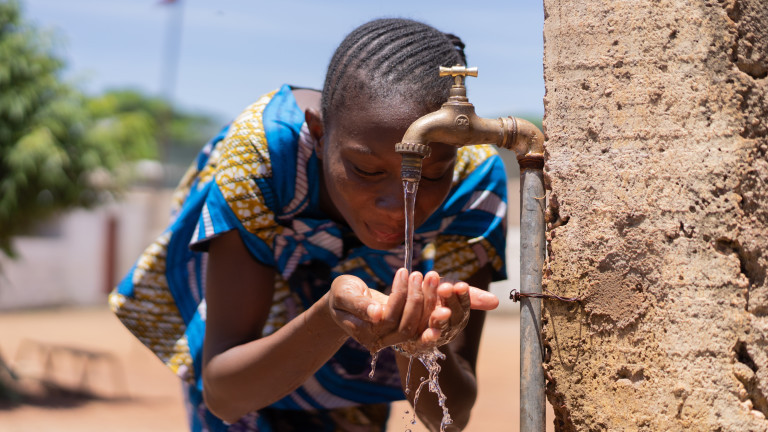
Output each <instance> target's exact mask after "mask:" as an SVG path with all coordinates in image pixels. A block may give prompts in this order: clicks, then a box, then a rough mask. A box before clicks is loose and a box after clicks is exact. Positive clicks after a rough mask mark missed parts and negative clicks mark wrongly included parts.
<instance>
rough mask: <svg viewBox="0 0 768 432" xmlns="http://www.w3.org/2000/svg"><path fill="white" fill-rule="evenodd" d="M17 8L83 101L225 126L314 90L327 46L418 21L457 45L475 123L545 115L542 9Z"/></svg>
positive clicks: (253, 2) (306, 3)
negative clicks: (284, 87) (388, 24)
mask: <svg viewBox="0 0 768 432" xmlns="http://www.w3.org/2000/svg"><path fill="white" fill-rule="evenodd" d="M178 1H179V2H181V4H177V5H174V6H168V5H163V4H160V2H159V0H21V2H22V5H23V8H24V9H23V10H24V16H25V18H26V19H27V20H29V21H31V22H33V23H34V24H35V25H36V26H37V27H38V28H41V29H44V30H51V31H54V32H55V35H56V39H55V40H56V43H57V46H58V48H57V52H58V53H59V54H60V56H61V57H62V58H63V59H64V60H65V61H66V63H67V69H66V73H65V77H66V78H67V79H69V80H73V81H75V82H76V83H77V85H78V86H79V87H80V88H81V89H83V90H84V91H86V92H88V93H91V94H94V93H98V92H101V91H103V90H105V89H108V88H126V87H130V88H137V89H140V90H143V91H145V92H147V93H150V94H157V95H167V96H171V97H172V99H173V100H174V102H175V103H176V104H177V105H179V106H181V107H183V108H186V109H190V110H195V111H202V112H206V113H209V114H212V115H216V116H218V117H219V118H221V119H223V120H226V119H229V118H231V117H232V116H234V115H236V114H237V113H238V112H239V111H240V110H241V109H242V108H244V107H245V106H247V105H248V104H250V103H251V102H252V101H253V100H255V99H256V98H257V97H258V96H259V95H261V94H262V93H265V92H267V91H269V90H272V89H273V88H276V87H278V86H279V85H280V84H283V83H289V84H295V85H299V86H306V87H315V88H319V87H321V86H322V82H323V77H324V74H325V69H326V67H327V64H328V61H329V60H330V57H331V55H332V54H333V51H334V49H335V48H336V46H337V45H338V44H339V43H340V42H341V40H342V39H343V38H344V36H345V35H346V34H347V33H349V31H351V30H352V29H353V28H354V27H356V26H358V25H359V24H362V23H363V22H365V21H368V20H370V19H373V18H379V17H404V18H412V19H417V20H420V21H424V22H426V23H428V24H431V25H433V26H435V27H437V28H438V29H440V30H442V31H445V32H451V33H454V34H456V35H458V36H460V37H461V38H462V39H463V40H464V42H465V43H466V45H467V48H466V52H467V57H468V61H469V65H470V66H477V67H478V68H479V76H478V77H477V78H469V79H468V89H469V97H470V101H471V102H473V103H474V104H475V107H476V110H477V112H478V114H480V115H482V116H490V117H495V116H500V115H516V116H523V115H531V114H533V115H541V114H543V112H544V107H543V102H542V98H543V97H544V80H543V68H542V51H543V43H542V26H543V20H544V16H543V6H542V2H541V0H506V1H502V0H492V1H483V0H475V1H473V2H468V1H452V0H451V1H448V0H444V1H434V0H423V1H420V0H410V1H402V0H388V1H341V0H272V1H260V0H216V1H211V0H178ZM173 14H177V15H180V16H181V19H180V20H177V21H176V22H180V23H181V32H180V33H179V34H180V38H179V40H180V44H179V47H180V48H179V50H178V63H177V69H176V73H175V84H174V85H173V86H172V87H169V86H167V85H164V83H166V82H167V79H166V78H165V77H167V76H168V73H167V71H169V70H172V69H169V68H168V67H167V64H168V63H169V62H167V61H164V60H163V59H164V58H167V56H166V55H165V54H166V52H168V50H167V45H168V44H167V41H168V40H169V39H168V37H167V35H168V34H169V32H168V29H169V28H171V27H170V26H169V23H172V22H174V20H173V18H172V17H173Z"/></svg>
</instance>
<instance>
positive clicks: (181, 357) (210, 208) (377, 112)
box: [110, 19, 506, 431]
mask: <svg viewBox="0 0 768 432" xmlns="http://www.w3.org/2000/svg"><path fill="white" fill-rule="evenodd" d="M463 47H464V45H463V43H462V42H461V41H460V40H459V39H458V38H456V37H455V36H452V35H448V34H444V33H442V32H440V31H438V30H436V29H434V28H432V27H430V26H427V25H425V24H422V23H419V22H415V21H410V20H404V19H380V20H375V21H371V22H369V23H366V24H364V25H362V26H360V27H358V28H357V29H355V30H354V31H353V32H352V33H350V34H349V35H348V36H347V37H346V38H345V39H344V41H343V42H342V43H341V45H340V46H339V48H338V49H337V50H336V52H335V54H334V55H333V58H332V60H331V62H330V65H329V67H328V72H327V76H326V79H325V84H324V86H323V90H322V92H316V91H313V90H307V89H300V88H296V87H291V86H282V87H280V88H279V89H277V90H275V91H273V92H271V93H268V94H266V95H264V96H262V97H261V98H259V99H258V100H257V101H256V102H255V103H254V104H253V105H251V106H249V107H248V108H246V109H245V111H243V112H242V113H241V114H240V115H239V116H238V117H237V118H236V119H235V120H234V121H233V122H232V123H231V124H230V125H228V126H227V127H226V128H225V129H224V130H222V132H221V133H220V134H219V136H217V137H216V138H215V139H213V140H212V141H211V142H210V143H208V144H207V145H206V146H205V147H204V148H203V150H202V151H201V153H200V155H199V157H198V159H197V161H196V163H195V164H193V166H192V167H191V168H190V171H189V172H188V173H187V175H186V176H185V178H184V179H183V180H182V182H181V184H180V186H179V188H178V190H177V192H176V196H175V200H174V201H175V202H174V204H175V205H174V212H173V217H172V222H171V224H170V226H169V228H168V229H167V230H166V231H165V232H164V233H163V234H162V235H161V236H160V237H159V238H158V239H157V240H156V241H155V242H154V243H153V244H152V245H151V246H150V247H148V248H147V249H146V251H145V252H144V253H143V254H142V255H141V257H140V258H139V259H138V261H137V262H136V265H135V266H134V268H133V269H132V270H131V271H130V273H129V274H128V275H127V276H126V278H125V279H124V280H123V281H122V282H121V283H120V284H119V285H118V287H117V288H116V289H115V291H114V292H113V293H112V294H111V296H110V304H111V306H112V308H113V310H114V311H115V313H116V314H117V316H118V317H119V318H120V319H121V321H122V322H123V323H124V324H125V325H126V326H127V327H128V328H129V329H130V330H131V331H132V332H133V333H134V334H135V335H136V336H137V337H138V338H139V339H140V340H141V341H142V342H143V343H144V344H146V345H147V346H148V347H149V348H150V349H151V350H152V351H153V352H155V353H156V354H157V355H158V356H159V357H160V358H161V359H162V360H163V361H164V362H165V363H166V364H167V365H168V366H169V367H170V368H171V369H172V370H173V371H174V372H176V373H177V374H178V375H179V376H180V377H181V378H182V382H183V383H184V385H185V391H186V398H187V401H188V405H189V415H190V422H191V423H190V425H191V429H192V430H194V431H201V430H210V431H224V430H229V431H240V430H250V431H383V430H384V429H385V426H386V421H387V416H388V414H389V403H390V402H391V401H395V400H401V399H404V398H406V396H407V397H408V398H410V399H411V402H412V403H413V397H414V393H415V391H414V390H415V389H416V388H418V386H419V383H420V382H421V379H422V377H425V376H426V375H427V373H426V371H425V369H424V368H423V367H422V366H421V365H419V364H418V362H415V363H414V366H413V370H412V371H411V373H410V375H409V374H408V363H409V358H408V357H407V356H404V355H401V354H399V353H396V352H395V351H394V350H393V349H391V348H390V347H392V346H402V344H406V343H407V346H408V347H409V349H411V350H412V351H419V350H427V349H430V348H432V347H434V346H440V348H439V349H440V351H441V352H442V353H443V354H444V355H445V359H444V360H443V361H441V366H442V371H441V372H440V375H439V379H440V381H439V382H440V386H441V388H442V390H443V392H444V393H445V395H446V397H447V407H448V409H449V410H450V415H451V417H452V419H453V424H452V425H450V426H449V428H452V429H456V430H459V429H462V428H463V427H464V426H465V425H466V423H467V421H468V420H469V414H470V410H471V408H472V406H473V404H474V402H475V398H476V395H477V381H476V378H475V365H476V358H477V351H478V344H479V341H480V335H481V332H482V327H483V319H484V311H485V310H490V309H493V308H495V307H496V306H497V305H498V299H497V298H496V297H495V296H493V295H492V294H490V293H488V292H487V291H486V290H487V288H488V285H489V283H490V282H491V281H493V280H499V279H503V278H505V276H506V274H505V262H504V256H505V255H504V248H505V230H506V221H505V215H506V178H505V174H504V168H503V165H502V162H501V160H500V158H499V157H498V155H497V154H496V152H495V151H494V150H493V149H492V148H491V147H489V146H474V147H465V148H461V149H458V150H457V149H456V148H455V147H453V146H449V145H446V144H441V143H431V144H430V146H431V149H432V153H431V155H430V156H429V157H428V158H426V159H424V163H423V171H422V178H421V181H420V185H419V189H418V195H417V200H416V209H415V226H416V234H415V238H414V260H413V262H414V264H413V267H414V272H413V273H411V274H408V272H407V270H405V269H403V268H401V267H402V266H403V253H404V247H403V239H404V232H405V229H404V224H405V216H404V210H403V207H404V205H403V184H402V181H401V179H400V164H401V156H400V155H399V154H398V153H396V152H395V144H396V143H397V142H399V141H400V140H401V138H402V137H403V134H404V133H405V130H406V129H407V127H408V126H409V125H410V124H411V123H412V122H413V121H414V120H416V119H417V118H419V117H421V116H422V115H424V114H427V113H429V112H431V111H434V110H436V109H438V108H439V107H440V105H441V104H442V103H443V102H444V101H445V100H446V99H447V97H448V92H449V89H450V87H451V84H452V79H451V78H450V77H447V78H440V77H438V68H439V66H453V65H456V64H465V63H466V62H465V58H464V53H463ZM470 310H471V312H470ZM467 316H468V317H469V319H468V320H467ZM375 352H378V358H377V362H376V363H375V373H374V374H373V376H372V377H370V376H369V375H370V373H371V367H372V362H371V358H372V357H371V356H372V353H375ZM408 379H410V382H407V380H408ZM406 388H407V389H410V391H409V392H408V394H407V395H406V394H405V391H404V390H405V389H406ZM416 413H417V414H418V416H419V418H420V419H421V420H422V421H423V422H424V423H425V424H426V425H427V426H428V427H430V428H431V429H433V430H434V429H438V428H439V426H440V422H441V419H442V417H443V412H442V409H441V408H440V407H439V406H438V402H437V398H436V397H435V396H434V395H433V394H432V393H429V392H427V391H424V392H421V394H420V399H419V401H418V404H417V405H416Z"/></svg>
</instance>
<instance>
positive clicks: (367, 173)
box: [353, 166, 382, 177]
mask: <svg viewBox="0 0 768 432" xmlns="http://www.w3.org/2000/svg"><path fill="white" fill-rule="evenodd" d="M353 169H354V170H355V172H356V173H357V174H360V175H361V176H363V177H375V176H377V175H380V174H382V171H366V170H364V169H361V168H358V167H356V166H353Z"/></svg>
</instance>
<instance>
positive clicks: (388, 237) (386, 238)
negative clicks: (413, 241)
mask: <svg viewBox="0 0 768 432" xmlns="http://www.w3.org/2000/svg"><path fill="white" fill-rule="evenodd" d="M365 225H366V226H367V227H368V231H370V232H371V234H373V236H374V237H376V240H378V241H380V242H383V243H400V242H402V241H403V238H404V237H405V233H404V232H402V230H400V229H397V230H393V229H391V228H383V229H381V228H374V227H372V226H370V225H368V224H367V223H366V224H365Z"/></svg>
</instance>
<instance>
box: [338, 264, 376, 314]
mask: <svg viewBox="0 0 768 432" xmlns="http://www.w3.org/2000/svg"><path fill="white" fill-rule="evenodd" d="M331 292H332V293H333V295H332V297H331V298H332V300H331V308H333V309H334V310H335V311H337V312H339V313H340V314H343V316H346V317H347V319H351V317H355V318H356V319H357V320H365V321H372V322H379V321H380V320H381V318H382V312H383V308H382V305H381V304H380V303H379V302H377V301H376V300H374V299H373V298H372V297H371V293H370V290H369V289H368V286H367V285H366V284H365V282H363V281H362V280H361V279H359V278H357V277H355V276H351V275H343V276H339V277H337V278H336V279H334V281H333V283H332V284H331ZM340 316H341V315H340Z"/></svg>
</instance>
